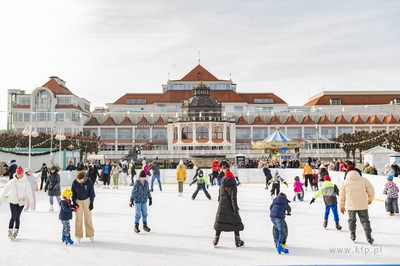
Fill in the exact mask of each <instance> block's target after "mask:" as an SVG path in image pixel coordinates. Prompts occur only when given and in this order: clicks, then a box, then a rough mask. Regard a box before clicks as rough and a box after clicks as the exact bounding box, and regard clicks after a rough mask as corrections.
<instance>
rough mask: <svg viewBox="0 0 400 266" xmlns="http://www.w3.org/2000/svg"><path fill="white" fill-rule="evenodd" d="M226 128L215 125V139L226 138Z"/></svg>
mask: <svg viewBox="0 0 400 266" xmlns="http://www.w3.org/2000/svg"><path fill="white" fill-rule="evenodd" d="M223 133H224V130H223V129H222V127H213V131H212V138H213V139H224V134H223Z"/></svg>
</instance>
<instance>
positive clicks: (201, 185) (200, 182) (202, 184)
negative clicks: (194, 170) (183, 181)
mask: <svg viewBox="0 0 400 266" xmlns="http://www.w3.org/2000/svg"><path fill="white" fill-rule="evenodd" d="M198 170H199V171H198V174H196V179H195V180H193V182H192V183H191V184H190V185H189V186H191V185H192V184H193V183H196V182H197V189H196V191H195V192H194V193H193V195H192V200H195V199H196V196H197V194H198V193H199V191H200V189H202V190H203V191H204V194H205V195H206V197H207V199H209V200H211V196H210V194H209V193H208V191H207V189H206V186H207V188H208V186H209V183H208V181H207V178H206V177H205V176H204V173H203V171H202V170H200V169H198Z"/></svg>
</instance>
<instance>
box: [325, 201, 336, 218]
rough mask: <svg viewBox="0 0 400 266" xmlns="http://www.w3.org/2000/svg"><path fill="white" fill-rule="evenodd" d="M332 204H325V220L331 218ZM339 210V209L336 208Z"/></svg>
mask: <svg viewBox="0 0 400 266" xmlns="http://www.w3.org/2000/svg"><path fill="white" fill-rule="evenodd" d="M331 207H332V205H325V216H324V220H328V218H329V212H330V210H331ZM336 211H337V210H336Z"/></svg>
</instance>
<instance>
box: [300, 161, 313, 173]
mask: <svg viewBox="0 0 400 266" xmlns="http://www.w3.org/2000/svg"><path fill="white" fill-rule="evenodd" d="M312 174H313V171H312V168H311V166H310V165H309V164H306V166H304V169H303V175H302V176H305V175H312Z"/></svg>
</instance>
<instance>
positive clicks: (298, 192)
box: [293, 176, 304, 201]
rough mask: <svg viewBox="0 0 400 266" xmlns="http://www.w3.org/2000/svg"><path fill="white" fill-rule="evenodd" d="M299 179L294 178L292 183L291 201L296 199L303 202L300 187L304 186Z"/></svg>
mask: <svg viewBox="0 0 400 266" xmlns="http://www.w3.org/2000/svg"><path fill="white" fill-rule="evenodd" d="M299 179H300V178H299V177H298V176H295V177H294V183H293V187H294V197H293V201H296V197H297V198H298V199H299V200H300V201H303V189H302V186H304V184H303V183H301V182H300V180H299Z"/></svg>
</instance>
